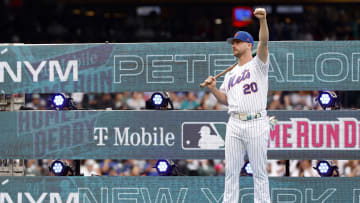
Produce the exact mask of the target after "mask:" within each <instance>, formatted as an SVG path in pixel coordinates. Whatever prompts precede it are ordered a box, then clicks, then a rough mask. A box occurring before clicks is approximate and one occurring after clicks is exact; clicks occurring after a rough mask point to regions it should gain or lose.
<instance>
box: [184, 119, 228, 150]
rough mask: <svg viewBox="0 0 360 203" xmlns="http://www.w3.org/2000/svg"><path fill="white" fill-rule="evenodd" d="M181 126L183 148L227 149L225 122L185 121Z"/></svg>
mask: <svg viewBox="0 0 360 203" xmlns="http://www.w3.org/2000/svg"><path fill="white" fill-rule="evenodd" d="M181 128H182V129H181V130H182V137H181V138H182V148H183V149H187V150H202V149H217V150H224V149H225V133H226V123H225V122H184V123H183V124H182V127H181Z"/></svg>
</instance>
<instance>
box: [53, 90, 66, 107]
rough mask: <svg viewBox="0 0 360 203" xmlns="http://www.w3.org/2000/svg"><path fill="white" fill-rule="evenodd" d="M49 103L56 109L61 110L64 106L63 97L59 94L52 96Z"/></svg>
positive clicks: (64, 100)
mask: <svg viewBox="0 0 360 203" xmlns="http://www.w3.org/2000/svg"><path fill="white" fill-rule="evenodd" d="M51 101H52V104H53V105H54V106H55V107H56V108H62V107H64V106H65V104H66V99H65V96H64V95H63V94H60V93H57V94H54V96H53V97H52V100H51Z"/></svg>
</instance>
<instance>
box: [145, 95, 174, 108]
mask: <svg viewBox="0 0 360 203" xmlns="http://www.w3.org/2000/svg"><path fill="white" fill-rule="evenodd" d="M168 106H170V109H174V106H173V104H172V102H171V100H170V97H169V95H168V94H167V93H166V92H155V93H154V94H152V95H151V98H150V99H149V100H147V101H146V109H157V110H168V109H169V107H168Z"/></svg>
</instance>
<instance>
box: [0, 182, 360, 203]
mask: <svg viewBox="0 0 360 203" xmlns="http://www.w3.org/2000/svg"><path fill="white" fill-rule="evenodd" d="M270 191H271V199H272V201H271V202H276V203H285V202H286V203H289V202H292V203H309V202H336V203H338V202H352V203H355V202H356V203H358V202H360V178H358V177H355V178H286V177H279V178H270ZM223 192H224V176H217V177H200V176H198V177H179V176H178V177H174V176H173V177H134V176H133V177H0V202H3V203H11V202H19V201H18V200H19V199H18V198H21V200H22V202H23V203H28V202H30V201H29V199H30V198H32V200H34V201H37V202H38V203H42V202H51V200H53V201H52V202H67V200H70V202H73V203H76V202H77V203H80V202H81V203H83V202H84V203H85V202H92V203H110V202H138V203H165V202H168V203H169V202H173V203H190V202H199V203H221V202H222V199H223ZM239 192H240V201H239V202H241V203H248V202H253V182H252V177H241V178H240V191H239Z"/></svg>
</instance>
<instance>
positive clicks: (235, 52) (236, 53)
mask: <svg viewBox="0 0 360 203" xmlns="http://www.w3.org/2000/svg"><path fill="white" fill-rule="evenodd" d="M243 53H244V52H242V51H241V50H239V49H235V50H233V54H234V56H235V57H237V58H239V57H240V56H241V55H243Z"/></svg>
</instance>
